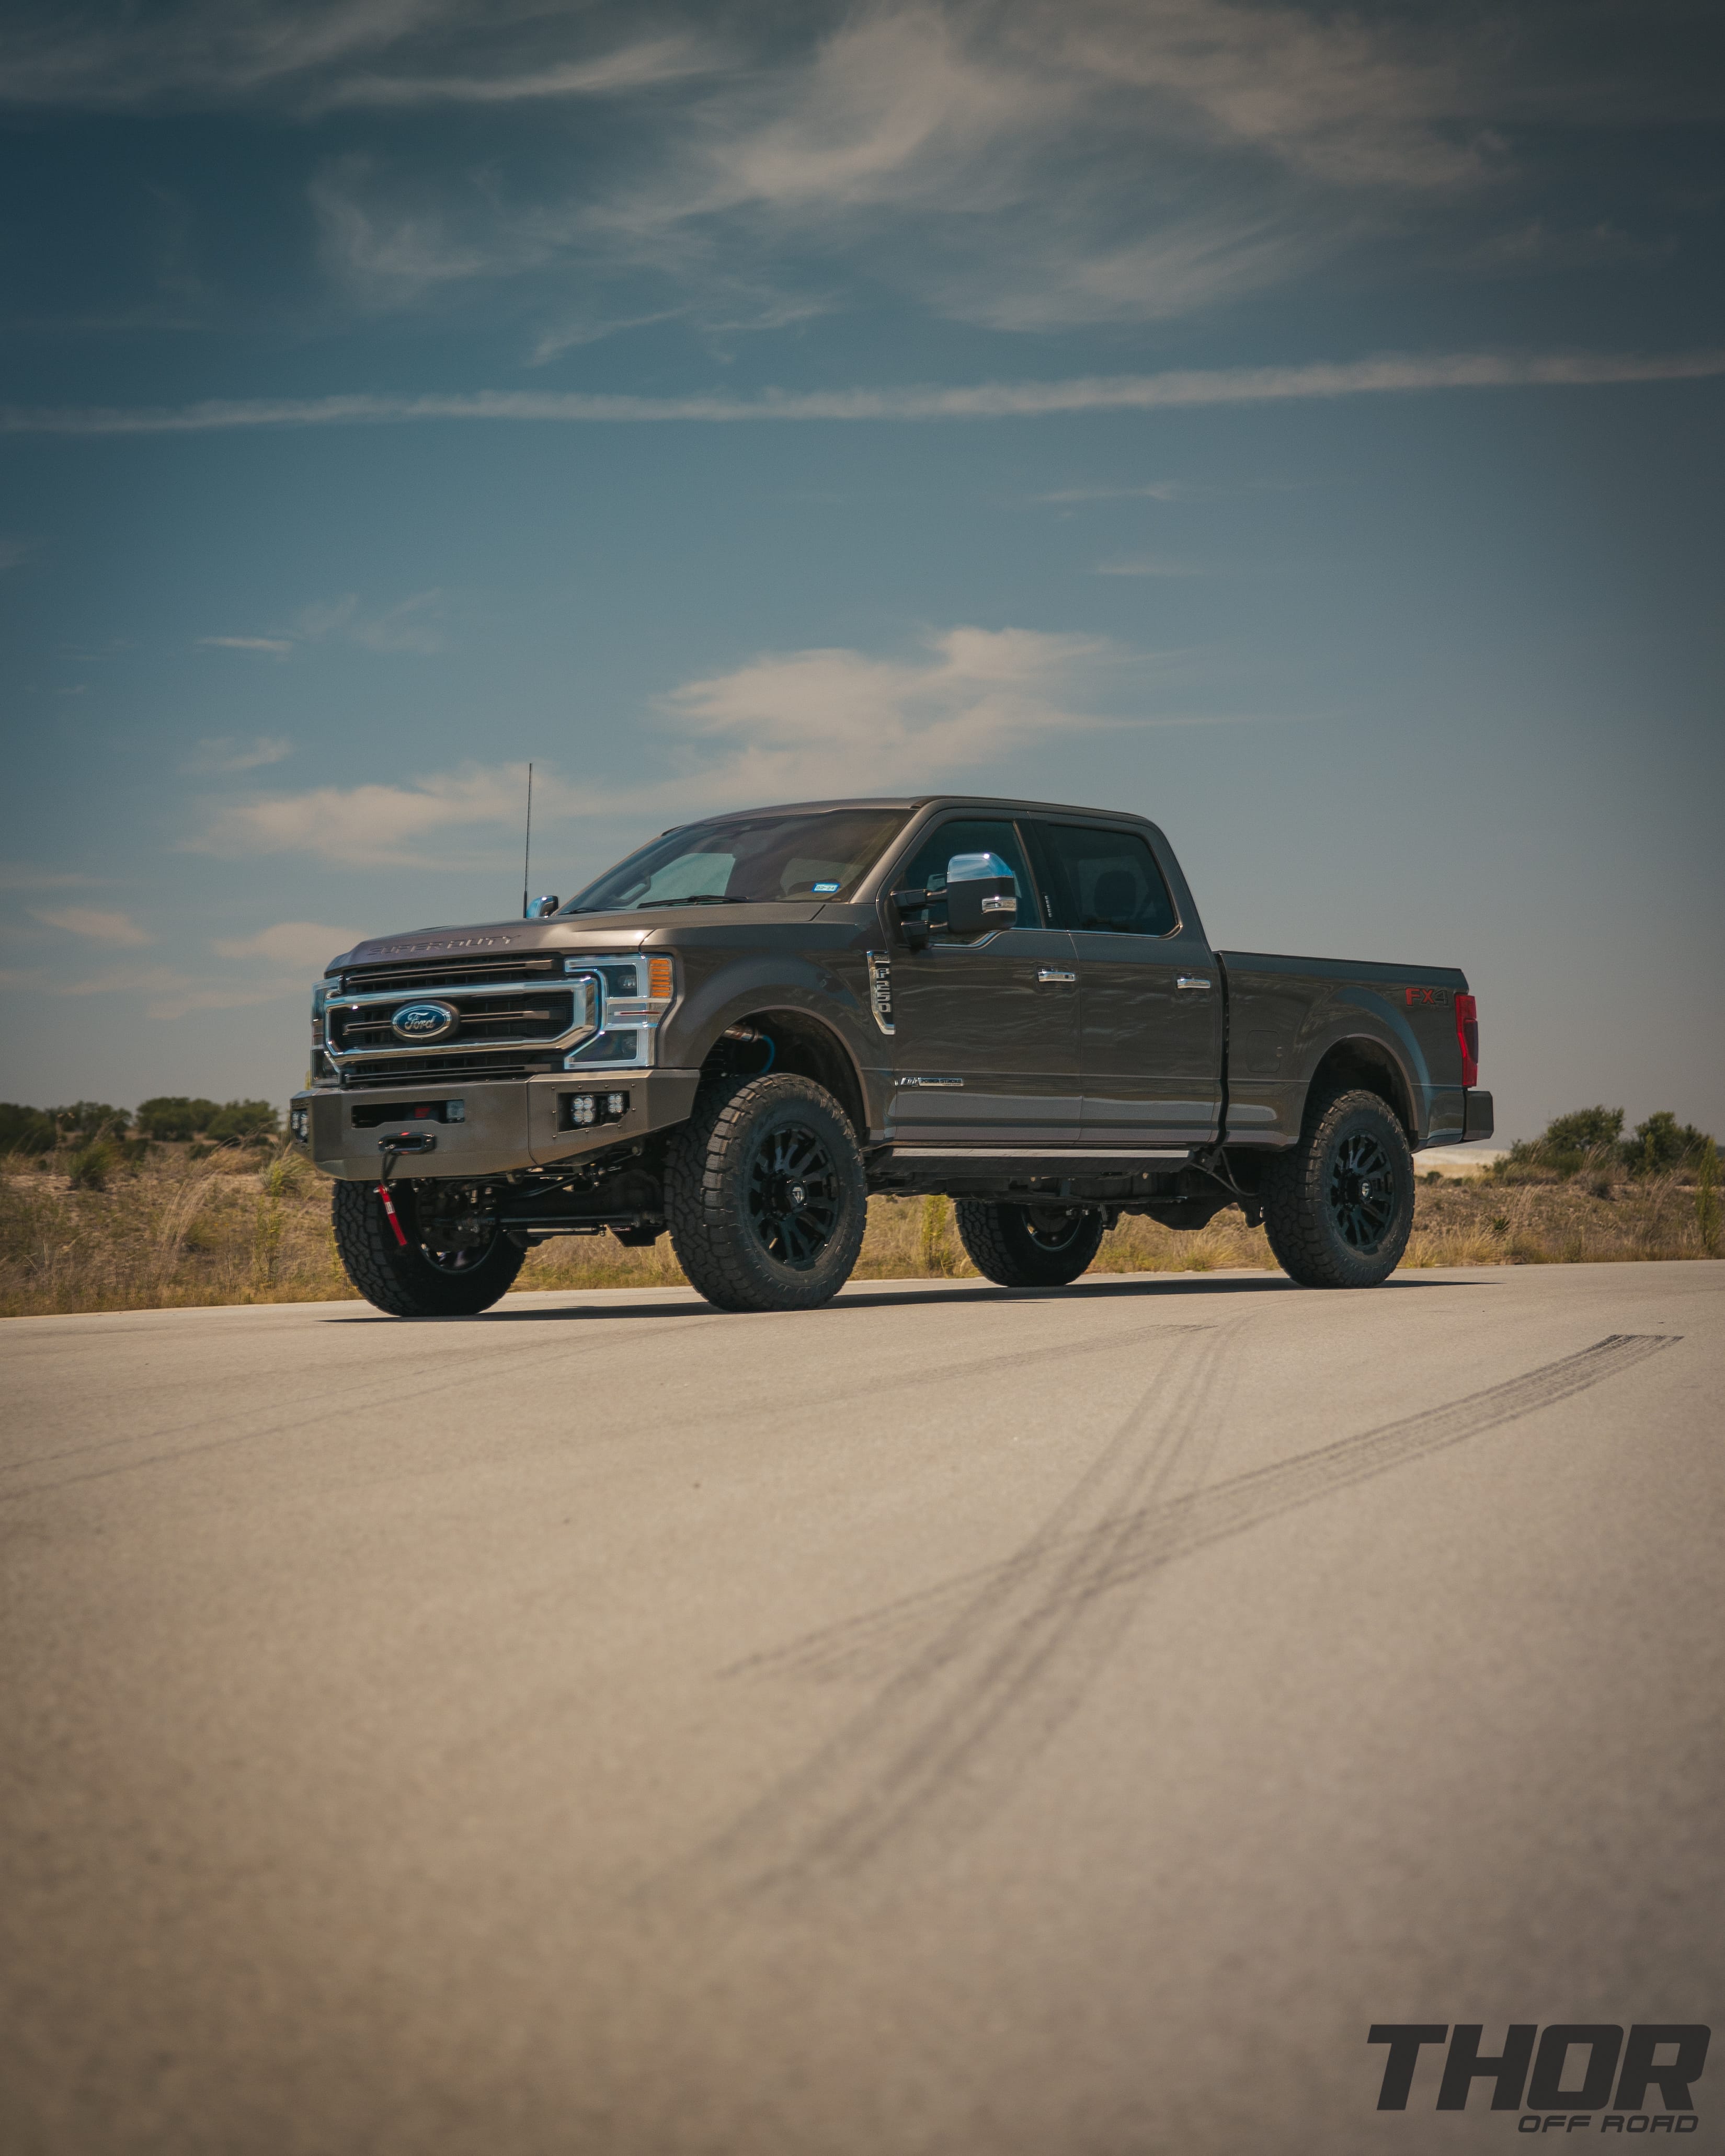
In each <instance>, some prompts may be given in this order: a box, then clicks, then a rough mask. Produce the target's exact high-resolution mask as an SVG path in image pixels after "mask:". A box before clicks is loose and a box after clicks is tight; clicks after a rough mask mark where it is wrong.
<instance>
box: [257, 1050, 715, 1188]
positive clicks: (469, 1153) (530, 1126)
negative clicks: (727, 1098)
mask: <svg viewBox="0 0 1725 2156" xmlns="http://www.w3.org/2000/svg"><path fill="white" fill-rule="evenodd" d="M700 1082H701V1073H700V1072H699V1071H698V1070H617V1071H615V1072H614V1073H612V1074H610V1075H603V1074H602V1073H600V1072H598V1071H597V1070H595V1071H593V1072H592V1073H584V1072H576V1071H568V1070H559V1071H553V1072H552V1073H551V1074H550V1075H547V1076H546V1077H543V1078H526V1079H514V1080H511V1081H507V1082H506V1083H504V1084H497V1085H480V1086H468V1085H464V1086H451V1085H449V1084H444V1085H442V1086H423V1085H421V1086H413V1085H404V1086H402V1087H400V1088H399V1090H396V1089H393V1088H392V1089H388V1090H386V1089H385V1088H383V1087H382V1086H370V1087H367V1088H364V1089H355V1090H353V1091H347V1092H336V1091H333V1090H331V1091H324V1090H321V1089H320V1090H318V1091H311V1092H305V1093H295V1096H294V1097H293V1099H292V1101H290V1104H289V1127H290V1130H291V1132H292V1133H293V1139H294V1143H295V1146H296V1147H298V1148H299V1150H300V1152H303V1153H304V1154H305V1157H306V1158H308V1159H309V1160H310V1161H311V1163H313V1165H314V1166H315V1167H317V1168H321V1169H322V1170H323V1172H324V1173H325V1174H326V1175H332V1176H334V1177H335V1178H336V1180H337V1181H338V1182H342V1183H370V1182H373V1181H375V1180H376V1178H377V1175H378V1174H379V1173H380V1171H381V1168H382V1158H383V1154H384V1152H385V1150H386V1149H393V1150H396V1151H397V1152H398V1161H397V1166H396V1169H395V1173H397V1174H398V1175H403V1176H413V1177H414V1178H422V1177H428V1178H434V1179H447V1180H449V1181H452V1182H470V1181H472V1180H473V1179H475V1178H478V1177H484V1176H492V1175H511V1174H516V1173H520V1172H521V1171H522V1170H524V1169H528V1168H548V1167H554V1166H557V1165H559V1164H561V1163H567V1162H572V1161H578V1160H579V1159H580V1158H581V1157H582V1156H583V1153H590V1152H600V1151H602V1150H603V1148H604V1147H608V1146H614V1145H616V1144H618V1143H619V1142H620V1141H623V1140H626V1139H629V1138H638V1137H645V1136H646V1135H647V1134H648V1133H649V1132H652V1131H660V1130H665V1129H667V1128H669V1127H670V1126H671V1125H672V1124H674V1123H681V1122H687V1121H688V1118H689V1114H690V1111H691V1109H692V1108H693V1106H694V1105H695V1089H696V1086H698V1085H699V1084H700ZM613 1096H616V1097H617V1098H618V1099H620V1101H621V1104H622V1105H621V1106H620V1108H619V1107H616V1106H614V1105H613ZM583 1101H587V1102H591V1103H592V1104H593V1110H592V1111H593V1116H594V1120H593V1122H591V1123H583V1122H578V1121H577V1120H576V1118H577V1116H579V1115H580V1114H581V1113H583V1108H582V1106H581V1104H582V1103H583ZM395 1139H398V1140H400V1141H401V1143H400V1145H399V1147H393V1148H392V1147H390V1142H391V1141H392V1140H395Z"/></svg>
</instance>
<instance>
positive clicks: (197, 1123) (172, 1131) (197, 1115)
mask: <svg viewBox="0 0 1725 2156" xmlns="http://www.w3.org/2000/svg"><path fill="white" fill-rule="evenodd" d="M220 1112H221V1111H220V1110H219V1109H218V1107H217V1106H216V1104H215V1102H214V1101H200V1100H196V1099H193V1098H192V1097H190V1096H187V1095H186V1094H184V1093H162V1094H158V1095H157V1097H156V1098H155V1099H154V1100H152V1101H143V1102H141V1104H140V1106H139V1108H138V1128H139V1130H140V1131H141V1132H142V1133H143V1135H144V1136H145V1137H146V1138H167V1139H185V1138H195V1137H197V1136H198V1132H200V1131H207V1130H208V1128H209V1127H210V1125H211V1123H212V1122H213V1121H214V1120H215V1118H216V1116H218V1114H219V1113H220Z"/></svg>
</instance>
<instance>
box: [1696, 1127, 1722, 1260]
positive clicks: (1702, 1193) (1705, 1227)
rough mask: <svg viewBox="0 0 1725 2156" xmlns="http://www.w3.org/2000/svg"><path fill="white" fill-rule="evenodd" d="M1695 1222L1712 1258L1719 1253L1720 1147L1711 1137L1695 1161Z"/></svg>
mask: <svg viewBox="0 0 1725 2156" xmlns="http://www.w3.org/2000/svg"><path fill="white" fill-rule="evenodd" d="M1695 1181H1696V1186H1697V1188H1696V1192H1695V1224H1696V1226H1697V1228H1698V1229H1700V1230H1701V1247H1702V1250H1705V1251H1706V1252H1707V1255H1708V1256H1709V1257H1710V1258H1717V1256H1718V1255H1719V1148H1718V1147H1717V1146H1716V1145H1715V1144H1714V1143H1713V1141H1712V1139H1711V1138H1705V1139H1703V1140H1702V1147H1701V1157H1700V1158H1699V1159H1698V1160H1697V1162H1696V1163H1695Z"/></svg>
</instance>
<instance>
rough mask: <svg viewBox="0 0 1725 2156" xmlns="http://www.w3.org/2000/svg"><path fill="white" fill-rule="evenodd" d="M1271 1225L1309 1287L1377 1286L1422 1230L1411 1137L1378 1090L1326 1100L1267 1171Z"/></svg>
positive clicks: (1283, 1257) (1292, 1270) (1279, 1252)
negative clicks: (1418, 1229)
mask: <svg viewBox="0 0 1725 2156" xmlns="http://www.w3.org/2000/svg"><path fill="white" fill-rule="evenodd" d="M1262 1197H1263V1202H1264V1229H1265V1233H1266V1235H1268V1236H1269V1238H1270V1247H1271V1250H1273V1251H1274V1252H1275V1253H1276V1263H1277V1264H1278V1265H1281V1269H1282V1270H1283V1271H1284V1272H1285V1273H1286V1274H1287V1275H1288V1276H1290V1278H1291V1279H1293V1280H1296V1281H1299V1283H1300V1284H1301V1286H1302V1287H1375V1286H1378V1282H1379V1281H1384V1280H1387V1279H1388V1278H1389V1276H1390V1274H1391V1273H1393V1272H1394V1270H1395V1269H1396V1266H1397V1265H1399V1263H1400V1261H1401V1256H1402V1253H1403V1251H1404V1250H1406V1248H1407V1246H1408V1236H1409V1232H1410V1230H1411V1229H1412V1228H1413V1224H1414V1156H1413V1153H1412V1152H1411V1151H1410V1150H1409V1145H1408V1137H1407V1132H1405V1131H1404V1129H1403V1128H1402V1127H1401V1124H1400V1123H1399V1122H1398V1121H1397V1119H1396V1116H1395V1114H1394V1111H1393V1110H1392V1109H1391V1108H1390V1106H1389V1103H1388V1102H1387V1101H1383V1100H1381V1099H1380V1098H1379V1097H1378V1095H1377V1094H1375V1093H1367V1092H1363V1091H1359V1092H1346V1093H1332V1094H1327V1095H1319V1096H1317V1097H1316V1098H1315V1099H1314V1100H1313V1101H1312V1102H1311V1103H1310V1105H1309V1106H1308V1107H1307V1112H1306V1123H1305V1127H1304V1128H1303V1130H1302V1131H1301V1134H1300V1142H1299V1143H1298V1144H1297V1145H1295V1146H1291V1147H1289V1148H1288V1150H1287V1152H1284V1153H1278V1154H1276V1155H1275V1156H1274V1157H1273V1158H1271V1160H1269V1161H1268V1162H1267V1163H1266V1165H1265V1170H1264V1180H1263V1187H1262Z"/></svg>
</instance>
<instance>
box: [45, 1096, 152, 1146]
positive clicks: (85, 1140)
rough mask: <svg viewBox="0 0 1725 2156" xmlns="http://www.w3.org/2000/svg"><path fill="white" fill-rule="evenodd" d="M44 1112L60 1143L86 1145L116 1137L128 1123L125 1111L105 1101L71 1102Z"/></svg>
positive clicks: (129, 1114)
mask: <svg viewBox="0 0 1725 2156" xmlns="http://www.w3.org/2000/svg"><path fill="white" fill-rule="evenodd" d="M48 1112H49V1116H50V1117H52V1119H53V1122H54V1128H55V1129H56V1130H57V1131H58V1132H59V1134H60V1138H61V1141H62V1142H63V1143H68V1142H76V1143H82V1144H85V1145H88V1144H90V1142H91V1141H92V1140H93V1139H95V1138H108V1137H121V1136H122V1135H123V1134H124V1132H125V1131H126V1126H127V1125H128V1124H129V1123H130V1122H131V1113H130V1111H128V1110H126V1109H125V1108H110V1106H108V1103H107V1102H106V1101H73V1102H72V1104H71V1105H70V1106H69V1107H64V1108H50V1109H49V1111H48Z"/></svg>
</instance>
